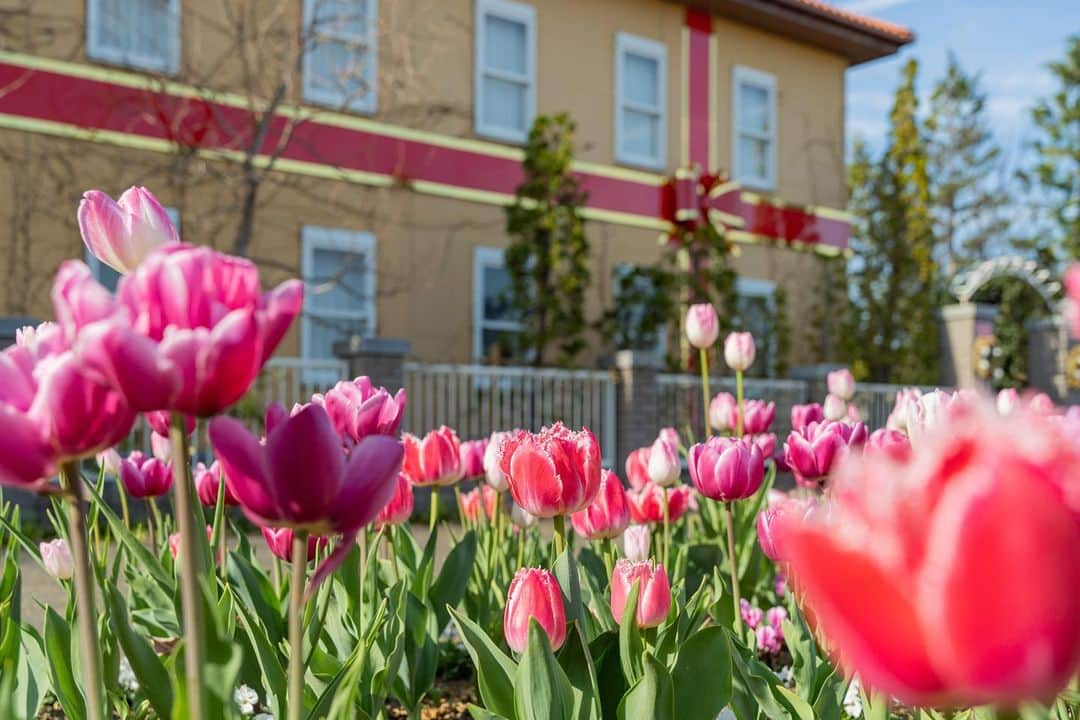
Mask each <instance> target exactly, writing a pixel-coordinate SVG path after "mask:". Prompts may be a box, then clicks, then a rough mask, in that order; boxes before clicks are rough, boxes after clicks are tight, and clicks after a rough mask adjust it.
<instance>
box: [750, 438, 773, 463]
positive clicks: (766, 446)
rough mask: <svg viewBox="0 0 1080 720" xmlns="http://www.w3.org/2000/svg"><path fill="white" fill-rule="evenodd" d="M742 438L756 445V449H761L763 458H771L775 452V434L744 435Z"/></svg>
mask: <svg viewBox="0 0 1080 720" xmlns="http://www.w3.org/2000/svg"><path fill="white" fill-rule="evenodd" d="M743 438H744V439H746V440H749V441H750V442H752V443H754V444H755V445H757V447H758V450H760V451H761V457H762V458H763V459H765V460H768V459H769V458H772V457H773V454H774V453H775V452H776V435H774V434H773V433H762V434H760V435H744V436H743Z"/></svg>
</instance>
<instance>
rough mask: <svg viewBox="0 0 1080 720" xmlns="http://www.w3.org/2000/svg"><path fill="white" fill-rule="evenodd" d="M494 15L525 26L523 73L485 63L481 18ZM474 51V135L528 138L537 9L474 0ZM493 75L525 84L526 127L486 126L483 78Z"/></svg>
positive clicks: (509, 139)
mask: <svg viewBox="0 0 1080 720" xmlns="http://www.w3.org/2000/svg"><path fill="white" fill-rule="evenodd" d="M488 16H494V17H498V18H502V19H504V20H509V21H511V22H516V23H521V24H523V25H524V26H525V74H524V75H516V74H511V73H507V72H505V71H502V70H492V69H488V68H487V67H485V66H484V37H485V32H484V21H485V19H486V18H487V17H488ZM473 22H474V33H475V43H474V45H475V54H474V58H473V66H474V76H473V86H474V92H473V116H474V120H475V122H474V126H475V130H476V134H477V135H484V136H486V137H489V138H492V139H494V140H502V141H504V142H510V143H523V142H525V140H526V139H527V138H528V137H529V129H530V128H531V127H532V123H533V119H534V118H535V117H536V8H534V7H533V6H532V5H525V4H523V3H519V2H512V0H476V15H475V18H474V21H473ZM486 76H491V77H495V78H498V79H501V80H506V81H509V82H515V83H519V84H524V85H526V86H527V90H526V92H525V113H524V117H525V127H524V128H522V129H521V130H513V129H511V128H505V127H499V126H497V125H488V124H485V123H484V119H483V118H484V113H483V112H482V111H483V109H484V78H485V77H486Z"/></svg>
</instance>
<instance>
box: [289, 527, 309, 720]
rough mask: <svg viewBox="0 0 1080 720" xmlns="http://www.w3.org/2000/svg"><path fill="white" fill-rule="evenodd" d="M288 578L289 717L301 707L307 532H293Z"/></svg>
mask: <svg viewBox="0 0 1080 720" xmlns="http://www.w3.org/2000/svg"><path fill="white" fill-rule="evenodd" d="M289 557H290V559H291V562H292V582H291V583H290V584H289V719H288V720H300V717H301V716H302V715H303V707H304V660H303V652H304V650H303V643H304V628H303V625H302V621H303V617H302V615H303V611H304V580H305V577H306V575H307V533H306V532H303V531H302V530H297V531H296V532H295V533H293V546H292V555H290V556H289Z"/></svg>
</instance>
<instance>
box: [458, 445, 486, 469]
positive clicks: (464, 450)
mask: <svg viewBox="0 0 1080 720" xmlns="http://www.w3.org/2000/svg"><path fill="white" fill-rule="evenodd" d="M486 450H487V440H466V441H465V442H463V443H461V471H462V476H463V477H467V478H478V477H483V476H484V452H485V451H486Z"/></svg>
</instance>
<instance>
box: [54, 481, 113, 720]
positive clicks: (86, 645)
mask: <svg viewBox="0 0 1080 720" xmlns="http://www.w3.org/2000/svg"><path fill="white" fill-rule="evenodd" d="M60 479H61V482H62V484H63V485H64V489H65V490H67V494H68V503H67V510H68V525H69V527H68V534H69V539H70V540H71V555H72V559H73V560H74V563H75V598H76V606H77V607H78V621H79V639H80V641H81V645H80V649H81V651H82V662H83V674H84V677H85V680H86V684H85V690H86V703H87V717H88V718H89V720H103V718H104V717H105V715H104V714H103V713H104V710H105V705H104V703H103V699H104V694H103V692H102V686H101V655H100V645H99V644H98V637H97V625H96V623H97V613H96V612H95V611H94V585H93V579H92V571H91V569H90V550H89V548H88V547H87V539H86V517H85V516H84V515H83V506H84V505H85V504H86V498H85V496H84V495H83V486H82V478H80V477H79V466H78V464H77V463H76V462H66V463H64V465H63V467H61V470H60Z"/></svg>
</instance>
